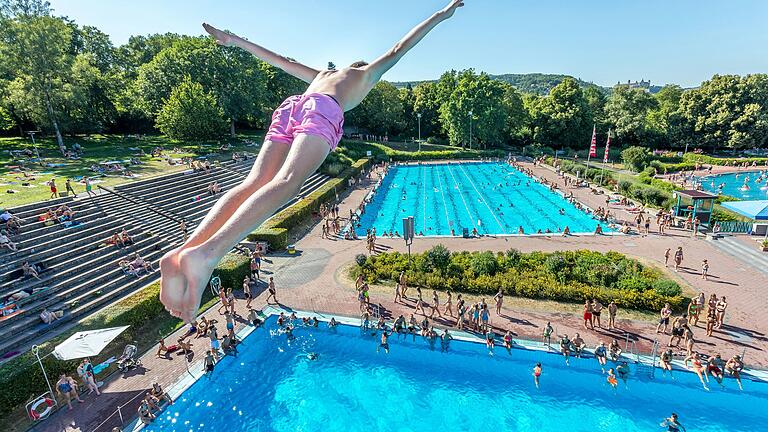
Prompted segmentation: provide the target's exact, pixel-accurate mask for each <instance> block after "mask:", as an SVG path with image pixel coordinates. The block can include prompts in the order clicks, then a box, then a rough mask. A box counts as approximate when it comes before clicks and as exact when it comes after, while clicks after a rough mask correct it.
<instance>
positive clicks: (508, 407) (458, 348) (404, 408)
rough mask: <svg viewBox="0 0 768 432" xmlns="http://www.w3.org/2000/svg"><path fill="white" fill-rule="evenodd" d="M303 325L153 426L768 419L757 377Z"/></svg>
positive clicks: (759, 422)
mask: <svg viewBox="0 0 768 432" xmlns="http://www.w3.org/2000/svg"><path fill="white" fill-rule="evenodd" d="M294 334H295V339H293V340H289V339H288V338H287V337H286V335H285V334H283V333H281V332H279V331H276V324H275V318H270V319H269V320H267V326H266V328H261V329H257V330H255V331H254V332H253V333H252V334H251V335H250V336H248V337H247V338H246V339H245V341H244V343H243V344H242V345H241V347H240V352H239V355H238V356H237V357H226V358H225V359H224V360H222V361H221V362H220V363H219V364H218V365H217V366H216V368H215V370H214V371H213V372H212V374H211V375H210V377H203V378H201V379H200V380H199V381H197V382H196V383H195V384H193V385H192V386H191V387H190V388H189V389H188V390H186V391H185V392H184V393H183V394H182V395H181V397H180V398H179V399H178V400H177V401H176V403H175V404H174V405H173V406H170V407H168V408H166V410H165V412H164V413H163V414H161V415H160V417H158V419H157V420H155V422H154V423H153V424H152V425H151V426H150V427H148V428H147V430H149V431H157V432H159V431H163V432H172V431H173V432H204V431H211V432H269V431H275V432H289V431H290V432H295V431H307V432H336V431H338V432H342V431H343V432H351V431H428V432H431V431H483V432H490V431H492V432H506V431H521V432H522V431H526V432H528V431H536V432H562V431H569V432H582V431H583V432H617V431H621V432H626V431H637V432H658V431H660V430H662V429H661V428H660V427H659V423H660V422H661V421H662V419H663V418H664V417H666V416H668V415H669V414H670V413H671V412H673V411H674V412H677V413H678V414H679V415H680V421H681V422H682V424H683V425H684V426H686V427H687V430H688V431H711V432H722V431H729V432H738V431H745V432H746V431H749V432H755V431H758V430H765V425H766V421H768V413H767V412H766V407H768V384H764V383H758V382H752V381H748V380H745V382H744V391H739V390H738V387H737V386H736V383H735V382H734V381H733V380H726V382H725V388H720V387H719V386H718V385H717V384H716V383H711V388H712V391H709V392H707V391H704V390H703V389H702V387H701V385H700V384H699V383H698V379H697V378H696V377H695V376H694V375H693V374H691V373H687V372H677V371H676V372H675V375H674V379H670V378H669V377H668V376H667V377H664V376H662V375H661V373H659V372H657V375H656V378H655V379H651V378H649V377H648V376H647V375H645V374H644V373H637V372H635V371H634V369H633V372H632V374H631V375H630V377H629V378H628V380H627V382H626V384H625V383H623V382H620V383H619V386H618V388H616V389H613V388H611V386H610V385H608V384H607V382H606V376H605V375H604V374H602V373H601V370H600V367H599V365H598V364H597V362H596V361H595V360H594V359H572V360H571V362H570V366H566V365H565V363H564V361H563V358H562V357H561V356H559V355H557V354H548V353H546V352H543V351H535V350H525V349H513V350H512V351H511V353H508V352H507V351H506V350H505V349H504V348H503V347H497V348H496V349H495V350H494V352H493V355H489V352H488V350H487V349H486V348H485V345H483V344H478V343H471V342H464V341H459V340H454V341H452V342H451V343H450V344H449V346H448V351H447V352H442V350H441V346H440V343H439V342H437V343H435V344H434V345H430V344H429V343H428V342H427V341H426V340H425V339H423V338H421V337H418V336H417V337H415V339H414V338H412V337H411V336H408V337H403V338H401V339H398V338H397V337H396V336H392V337H391V338H390V352H389V353H388V354H387V353H385V352H384V351H381V352H378V353H377V352H376V348H377V346H378V345H379V338H378V337H377V335H372V334H371V331H366V332H362V331H361V329H360V328H358V327H353V326H338V327H336V328H335V329H328V328H327V325H326V324H325V323H321V324H320V327H319V328H312V327H305V328H298V329H297V330H295V331H294ZM308 353H317V356H318V357H317V359H316V360H309V359H308V358H307V354H308ZM536 362H541V363H542V366H543V374H542V376H541V385H540V388H536V386H535V385H534V382H533V377H532V375H531V370H532V367H533V366H534V364H535V363H536ZM609 366H611V364H610V363H609ZM632 368H634V365H632Z"/></svg>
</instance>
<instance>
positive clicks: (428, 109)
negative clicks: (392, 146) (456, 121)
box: [413, 82, 445, 138]
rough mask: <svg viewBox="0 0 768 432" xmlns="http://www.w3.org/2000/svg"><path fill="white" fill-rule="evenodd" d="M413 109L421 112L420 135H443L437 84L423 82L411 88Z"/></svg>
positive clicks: (415, 111) (440, 102)
mask: <svg viewBox="0 0 768 432" xmlns="http://www.w3.org/2000/svg"><path fill="white" fill-rule="evenodd" d="M413 99H414V100H413V111H414V113H416V114H421V136H422V138H428V137H431V136H440V137H445V133H444V131H443V127H442V125H441V123H440V106H441V105H442V101H441V100H440V94H439V88H438V84H435V83H431V82H425V83H421V84H419V85H417V86H416V87H414V88H413Z"/></svg>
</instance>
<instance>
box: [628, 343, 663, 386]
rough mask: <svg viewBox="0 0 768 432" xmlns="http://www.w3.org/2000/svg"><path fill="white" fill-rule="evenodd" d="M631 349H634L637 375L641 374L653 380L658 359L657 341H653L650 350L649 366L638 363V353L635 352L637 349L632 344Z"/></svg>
mask: <svg viewBox="0 0 768 432" xmlns="http://www.w3.org/2000/svg"><path fill="white" fill-rule="evenodd" d="M632 347H633V349H634V354H635V364H636V365H637V373H638V374H643V375H645V376H647V377H648V378H650V379H654V377H655V375H656V362H657V360H658V357H659V347H660V345H659V341H658V340H655V341H653V348H652V349H651V355H650V357H651V364H650V365H649V364H645V363H642V362H641V361H640V353H639V351H638V350H637V347H636V345H635V343H634V342H632Z"/></svg>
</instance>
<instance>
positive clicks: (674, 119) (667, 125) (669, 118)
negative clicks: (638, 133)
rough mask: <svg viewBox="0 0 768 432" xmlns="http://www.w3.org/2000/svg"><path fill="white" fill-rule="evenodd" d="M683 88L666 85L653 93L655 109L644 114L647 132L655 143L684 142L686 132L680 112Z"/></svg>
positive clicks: (672, 143)
mask: <svg viewBox="0 0 768 432" xmlns="http://www.w3.org/2000/svg"><path fill="white" fill-rule="evenodd" d="M682 95H683V89H682V88H680V86H678V85H672V84H670V85H666V86H664V87H662V89H661V90H659V92H658V93H656V94H655V95H654V97H655V98H656V106H657V108H656V109H652V110H650V111H649V112H648V114H647V115H646V120H645V121H646V125H647V128H648V133H649V135H651V136H652V137H654V141H655V142H656V144H657V145H674V144H679V143H684V141H685V137H686V135H689V134H686V132H685V130H684V123H683V118H682V115H681V114H680V98H681V97H682Z"/></svg>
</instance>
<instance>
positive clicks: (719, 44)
mask: <svg viewBox="0 0 768 432" xmlns="http://www.w3.org/2000/svg"><path fill="white" fill-rule="evenodd" d="M446 2H447V0H386V1H384V0H282V1H274V0H269V1H266V0H237V1H232V0H218V1H210V0H209V1H204V0H151V1H150V0H131V1H118V0H51V3H52V6H53V8H54V9H55V13H56V14H57V15H66V16H69V17H70V18H72V19H74V20H76V21H77V22H78V23H79V24H81V25H85V24H88V25H94V26H97V27H99V28H100V29H101V30H102V31H104V32H106V33H108V34H109V35H110V36H111V37H112V41H113V43H115V44H116V45H119V44H122V43H125V42H126V41H127V40H128V37H129V36H130V35H135V34H150V33H165V32H175V33H183V34H189V35H198V34H202V28H201V27H200V23H201V22H203V21H206V22H209V23H211V24H213V25H215V26H218V27H221V28H225V29H228V30H231V31H233V32H235V33H238V34H240V35H242V36H245V37H247V38H248V39H250V40H252V41H255V42H258V43H260V44H262V45H264V46H266V47H267V48H270V49H272V50H274V51H277V52H279V53H281V54H285V55H288V56H290V57H294V58H296V59H297V60H299V61H301V62H304V63H306V64H308V65H312V66H314V67H324V66H325V65H326V63H327V62H328V61H333V62H335V63H336V64H337V65H345V64H349V63H351V62H353V61H355V60H360V59H366V60H370V59H372V58H374V57H376V56H378V55H379V54H381V53H382V52H384V51H385V50H386V49H387V48H389V47H390V46H391V45H392V44H393V43H394V42H395V41H397V40H398V39H399V38H400V37H401V36H403V35H404V34H405V33H406V32H407V31H408V30H409V29H410V28H411V27H412V26H413V25H415V24H416V23H418V22H419V21H420V20H422V19H424V18H426V17H427V16H429V15H430V14H431V13H432V12H433V11H435V10H437V9H438V8H439V7H442V6H443V5H444V4H445V3H446ZM767 18H768V1H766V0H732V1H722V0H720V1H718V0H645V1H642V2H635V1H629V0H580V1H573V0H559V1H558V0H466V7H464V8H463V9H460V10H459V11H458V12H457V14H456V16H454V18H453V19H452V20H450V21H448V22H446V23H444V24H443V25H442V26H440V27H438V28H437V29H435V31H433V32H432V33H431V34H430V35H429V36H427V39H425V40H424V41H423V42H422V44H421V45H419V46H418V47H417V48H416V49H414V50H413V51H412V52H411V53H410V54H409V55H408V56H407V57H406V58H405V59H404V60H403V61H402V62H401V63H400V64H399V65H398V66H396V67H395V68H394V69H393V70H392V71H390V72H389V74H387V76H386V77H385V79H388V80H390V81H402V80H421V79H433V78H436V77H438V76H439V74H440V73H441V72H443V71H445V70H449V69H464V68H469V67H474V68H475V69H478V70H482V71H486V72H489V73H494V74H500V73H528V72H543V73H564V74H569V75H573V76H576V77H579V78H581V79H584V80H586V81H593V82H595V83H597V84H601V85H613V84H615V83H616V82H617V81H619V80H621V81H626V80H628V79H631V80H633V81H634V80H640V79H650V80H651V81H652V82H653V83H654V84H665V83H677V84H680V85H682V86H685V87H689V86H696V85H698V84H699V83H700V82H701V81H702V80H705V79H708V78H710V77H711V76H712V75H713V74H715V73H720V74H747V73H761V72H762V73H765V72H768V31H766V24H765V23H766V19H767Z"/></svg>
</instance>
